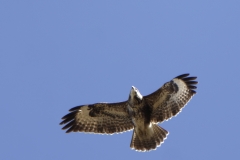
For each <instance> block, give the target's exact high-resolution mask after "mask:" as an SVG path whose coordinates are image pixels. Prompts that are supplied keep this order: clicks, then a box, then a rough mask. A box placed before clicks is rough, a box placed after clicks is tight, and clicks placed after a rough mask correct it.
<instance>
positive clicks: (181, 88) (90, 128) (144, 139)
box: [60, 74, 198, 151]
mask: <svg viewBox="0 0 240 160" xmlns="http://www.w3.org/2000/svg"><path fill="white" fill-rule="evenodd" d="M196 78H197V77H189V74H182V75H180V76H177V77H175V78H174V79H172V80H171V81H169V82H167V83H165V84H164V85H163V86H162V87H161V88H159V89H158V90H156V91H155V92H153V93H151V94H149V95H147V96H142V95H141V93H140V92H139V90H138V89H137V88H136V87H134V86H132V88H131V91H130V94H129V98H128V100H127V101H124V102H118V103H95V104H89V105H81V106H77V107H74V108H72V109H70V110H69V111H70V113H69V114H67V115H65V116H64V117H63V118H62V122H61V123H60V125H63V124H66V125H65V126H64V127H63V128H62V129H67V131H66V132H67V133H69V132H90V133H101V134H113V133H119V132H124V131H128V130H132V129H133V135H132V141H131V144H130V147H131V148H132V149H135V150H136V151H150V150H154V149H156V148H157V147H158V146H160V144H161V143H163V141H164V139H166V137H167V135H168V131H166V130H165V129H163V128H162V127H160V126H158V123H161V122H163V121H165V120H168V119H170V118H172V117H173V116H176V115H177V114H178V113H179V112H180V111H181V110H182V108H183V107H184V106H185V105H186V104H187V102H188V101H189V100H190V99H191V97H192V96H193V95H194V94H196V91H195V90H194V89H196V88H197V87H196V84H197V83H198V82H197V81H195V79H196Z"/></svg>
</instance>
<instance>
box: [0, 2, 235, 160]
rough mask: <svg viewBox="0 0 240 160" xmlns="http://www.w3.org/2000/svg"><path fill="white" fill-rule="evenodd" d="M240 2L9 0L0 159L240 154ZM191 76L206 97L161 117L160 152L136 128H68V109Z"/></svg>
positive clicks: (0, 68)
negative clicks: (107, 131) (142, 144)
mask: <svg viewBox="0 0 240 160" xmlns="http://www.w3.org/2000/svg"><path fill="white" fill-rule="evenodd" d="M239 8H240V1H237V0H230V1H223V0H218V1H216V0H212V1H207V0H202V1H190V0H184V1H136V0H135V1H129V0H128V1H126V0H122V1H121V2H117V1H110V0H109V1H63V0H59V1H56V0H53V1H45V0H43V1H27V0H26V1H6V0H1V1H0V75H1V78H0V97H1V100H0V105H1V112H0V121H1V129H0V150H1V154H0V159H16V160H17V159H34V160H43V159H45V160H53V159H58V160H62V159H105V160H107V159H111V160H112V159H116V160H118V159H121V160H122V159H138V160H140V159H184V160H186V159H189V160H192V159H194V160H203V159H238V158H239V157H240V151H239V148H240V139H239V134H240V129H239V126H240V125H239V112H240V109H239V108H240V106H239V98H240V97H239V96H240V95H239V90H240V83H239V81H240V71H239V69H240V64H239V60H240V9H239ZM183 73H191V75H192V76H198V81H199V84H198V89H197V95H196V96H194V97H193V99H192V100H191V101H190V102H189V103H188V105H187V106H186V107H185V108H184V109H183V111H182V112H181V113H180V114H179V115H178V116H177V117H174V118H172V119H171V120H170V121H167V122H164V123H163V124H161V126H162V127H164V128H165V129H166V130H168V131H169V132H170V134H169V136H168V138H167V139H166V140H165V142H164V144H162V145H161V147H160V148H158V149H157V150H156V151H151V152H147V153H139V152H135V151H133V150H131V149H130V147H129V146H130V141H131V136H132V132H126V133H123V134H115V135H113V136H106V135H105V136H103V135H93V134H84V133H70V134H65V132H64V131H62V130H61V127H62V126H59V123H60V121H61V117H62V116H63V115H65V114H67V113H68V109H70V108H72V107H74V106H76V105H81V104H91V103H96V102H118V101H125V100H126V99H127V98H128V95H129V92H130V89H131V86H132V85H134V86H136V87H137V88H138V89H139V90H140V92H141V93H142V94H143V95H147V94H149V93H151V92H153V91H155V90H156V89H158V88H159V87H161V86H162V85H163V84H164V83H165V82H167V81H169V80H171V79H172V78H173V77H175V76H178V75H179V74H183Z"/></svg>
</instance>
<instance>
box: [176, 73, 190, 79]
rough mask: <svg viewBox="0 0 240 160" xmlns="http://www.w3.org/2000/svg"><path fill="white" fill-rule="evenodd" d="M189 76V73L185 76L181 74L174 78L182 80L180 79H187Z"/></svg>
mask: <svg viewBox="0 0 240 160" xmlns="http://www.w3.org/2000/svg"><path fill="white" fill-rule="evenodd" d="M189 75H190V74H189V73H185V74H181V75H179V76H177V77H175V78H179V79H182V78H184V77H187V76H189Z"/></svg>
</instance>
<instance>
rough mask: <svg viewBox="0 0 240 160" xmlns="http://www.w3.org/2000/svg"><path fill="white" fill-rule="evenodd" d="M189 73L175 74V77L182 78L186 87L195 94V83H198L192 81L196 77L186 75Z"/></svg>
mask: <svg viewBox="0 0 240 160" xmlns="http://www.w3.org/2000/svg"><path fill="white" fill-rule="evenodd" d="M188 76H189V74H182V75H180V76H177V77H176V78H178V79H181V80H183V81H184V82H185V83H186V85H187V86H188V88H189V89H190V90H191V92H192V94H196V93H197V92H196V91H195V90H194V89H197V86H196V84H198V81H193V80H195V79H197V77H188Z"/></svg>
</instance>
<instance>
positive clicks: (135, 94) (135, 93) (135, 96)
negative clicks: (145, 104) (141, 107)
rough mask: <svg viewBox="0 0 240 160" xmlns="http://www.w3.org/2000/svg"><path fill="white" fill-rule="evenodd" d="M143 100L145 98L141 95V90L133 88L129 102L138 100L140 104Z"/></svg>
mask: <svg viewBox="0 0 240 160" xmlns="http://www.w3.org/2000/svg"><path fill="white" fill-rule="evenodd" d="M142 98H143V96H142V95H141V93H140V92H139V90H138V89H137V88H136V87H134V86H132V88H131V91H130V95H129V100H131V101H134V100H137V101H138V102H140V101H141V100H142Z"/></svg>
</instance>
